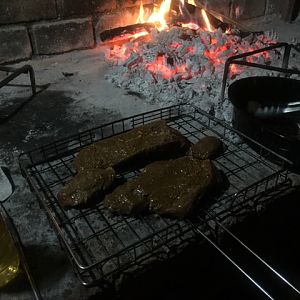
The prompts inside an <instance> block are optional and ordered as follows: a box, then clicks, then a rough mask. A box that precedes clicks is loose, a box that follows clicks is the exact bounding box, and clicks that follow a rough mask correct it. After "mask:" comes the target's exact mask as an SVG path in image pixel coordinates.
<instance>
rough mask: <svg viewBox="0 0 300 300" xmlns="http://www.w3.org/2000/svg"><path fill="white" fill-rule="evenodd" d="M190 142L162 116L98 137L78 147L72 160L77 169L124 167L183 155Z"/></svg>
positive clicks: (131, 167)
mask: <svg viewBox="0 0 300 300" xmlns="http://www.w3.org/2000/svg"><path fill="white" fill-rule="evenodd" d="M189 147H190V142H189V141H188V140H187V139H186V138H185V137H184V136H183V135H182V134H181V133H180V132H178V131H177V130H175V129H173V128H171V127H169V126H168V125H167V123H166V122H165V121H163V120H160V121H156V122H153V123H150V124H147V125H144V126H141V127H138V128H134V129H132V130H130V131H128V132H126V133H123V134H120V135H117V136H113V137H111V138H108V139H105V140H102V141H99V142H97V143H95V144H92V145H90V146H88V147H86V148H84V149H82V150H81V151H80V152H79V154H78V155H77V157H76V158H75V160H74V167H75V169H76V170H77V171H78V172H81V171H82V170H85V169H105V168H107V167H112V168H114V169H115V170H116V171H124V170H128V169H131V170H132V169H135V168H137V167H141V166H145V165H146V164H147V163H149V162H153V161H155V160H160V159H169V158H173V157H178V156H180V155H184V154H185V153H186V151H187V150H188V149H189Z"/></svg>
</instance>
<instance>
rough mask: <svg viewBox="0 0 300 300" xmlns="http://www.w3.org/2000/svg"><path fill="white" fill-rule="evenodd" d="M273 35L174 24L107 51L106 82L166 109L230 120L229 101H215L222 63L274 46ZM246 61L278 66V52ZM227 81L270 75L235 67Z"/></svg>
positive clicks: (222, 67)
mask: <svg viewBox="0 0 300 300" xmlns="http://www.w3.org/2000/svg"><path fill="white" fill-rule="evenodd" d="M275 42H276V40H275V38H274V34H273V33H266V34H249V35H248V36H246V37H244V38H242V37H241V35H239V34H235V33H234V32H225V31H223V30H222V29H221V28H219V29H216V30H213V31H211V32H210V31H207V30H203V29H200V28H198V29H197V30H193V29H190V28H184V27H179V26H173V27H171V28H170V30H163V31H160V32H159V31H158V30H156V29H152V30H151V33H150V35H149V38H148V41H145V40H142V41H137V40H136V41H135V40H134V41H130V42H128V43H126V44H123V45H114V46H112V47H109V48H105V57H106V59H107V61H108V62H109V63H110V64H111V65H112V68H111V71H110V72H109V73H108V74H107V75H106V79H107V80H109V81H110V82H112V83H114V84H115V85H116V86H118V87H120V88H123V89H127V90H129V91H131V92H134V93H138V94H141V95H142V96H143V98H144V99H145V101H149V102H152V103H153V102H156V103H159V104H160V105H161V106H162V107H163V106H166V105H172V104H178V103H182V102H187V103H190V104H193V105H195V106H197V107H200V108H201V109H203V110H205V111H207V112H210V113H213V114H214V115H215V116H216V117H219V118H221V119H225V120H226V121H231V114H232V107H231V105H230V104H229V102H228V101H225V102H224V103H219V96H220V88H221V82H222V77H223V72H224V64H225V62H226V60H227V59H228V58H229V57H231V56H233V55H238V54H241V53H245V52H249V51H254V50H258V49H261V48H264V47H266V46H269V45H270V44H273V43H275ZM247 59H249V62H253V63H259V64H266V65H268V64H269V65H270V64H272V65H279V63H280V60H281V53H279V52H276V51H273V52H263V53H261V54H259V55H255V56H252V57H249V58H247ZM230 72H231V74H230V77H231V79H239V78H243V77H247V76H255V75H258V73H259V75H272V74H271V72H270V71H264V72H262V71H261V70H260V71H257V70H256V69H252V68H245V67H234V68H232V69H231V71H230Z"/></svg>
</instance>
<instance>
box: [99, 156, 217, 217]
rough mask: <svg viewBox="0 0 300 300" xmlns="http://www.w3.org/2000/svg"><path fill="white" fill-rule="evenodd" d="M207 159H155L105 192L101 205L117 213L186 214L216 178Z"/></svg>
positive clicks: (197, 202)
mask: <svg viewBox="0 0 300 300" xmlns="http://www.w3.org/2000/svg"><path fill="white" fill-rule="evenodd" d="M215 171H216V169H215V167H214V165H213V163H212V162H211V161H210V160H199V159H195V158H193V157H189V156H184V157H181V158H178V159H173V160H168V161H157V162H154V163H152V164H150V165H148V166H146V167H145V168H144V170H143V171H142V172H141V174H139V175H138V176H137V177H136V178H135V179H133V180H132V181H129V182H127V183H125V184H124V185H122V186H119V187H117V188H116V189H115V190H114V191H113V192H112V193H111V194H109V195H106V197H105V199H104V205H105V206H106V207H107V208H108V209H109V210H110V211H111V212H114V213H117V214H126V215H128V214H140V213H143V212H145V211H150V212H154V213H158V214H162V215H172V216H176V217H185V216H187V215H189V214H190V213H191V212H192V210H193V208H195V207H196V206H197V205H198V204H199V201H201V199H202V198H203V196H204V195H205V194H206V192H207V191H208V190H209V188H210V187H212V186H213V185H214V184H215V182H216V172H215Z"/></svg>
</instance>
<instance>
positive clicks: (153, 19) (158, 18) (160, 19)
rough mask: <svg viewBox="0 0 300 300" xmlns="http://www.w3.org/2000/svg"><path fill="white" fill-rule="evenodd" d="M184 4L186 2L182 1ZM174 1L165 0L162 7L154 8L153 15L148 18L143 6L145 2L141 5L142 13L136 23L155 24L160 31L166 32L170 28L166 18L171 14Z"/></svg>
mask: <svg viewBox="0 0 300 300" xmlns="http://www.w3.org/2000/svg"><path fill="white" fill-rule="evenodd" d="M181 1H183V2H184V0H181ZM171 2H172V0H164V1H163V2H162V3H161V5H160V7H159V8H158V7H154V10H153V12H152V14H151V15H150V16H149V17H146V13H145V10H144V6H143V1H141V4H140V13H139V17H138V19H137V21H136V23H146V22H149V23H154V24H156V27H157V29H158V30H160V31H161V30H164V29H167V28H168V25H167V22H166V16H167V14H168V13H169V12H170V9H171Z"/></svg>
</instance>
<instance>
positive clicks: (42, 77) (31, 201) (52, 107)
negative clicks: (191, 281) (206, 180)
mask: <svg viewBox="0 0 300 300" xmlns="http://www.w3.org/2000/svg"><path fill="white" fill-rule="evenodd" d="M26 63H28V64H30V65H32V66H33V68H34V70H35V75H36V80H37V84H38V85H40V86H41V85H48V84H50V85H49V87H48V88H46V89H45V90H43V91H41V92H40V93H39V94H38V95H37V96H36V97H35V98H34V99H32V100H31V101H30V102H29V103H27V104H26V105H25V106H24V107H23V108H22V109H21V111H19V112H18V113H17V114H16V115H14V116H13V117H12V118H11V119H10V120H9V121H7V122H5V123H4V124H1V125H0V165H1V166H7V167H8V168H9V169H10V171H11V173H12V177H13V179H14V181H15V185H16V191H15V193H14V194H13V196H12V197H11V198H10V199H9V201H8V202H7V203H5V207H6V208H7V209H8V212H9V213H10V215H11V216H12V218H13V220H14V222H15V223H16V226H17V228H18V230H19V232H20V235H21V237H22V240H23V242H24V245H25V248H26V253H27V255H28V260H29V264H30V265H31V267H32V270H33V274H34V275H35V277H36V279H37V281H38V284H39V287H40V288H41V290H42V292H43V295H44V296H45V298H46V299H85V298H87V297H88V296H89V295H90V294H93V293H94V292H93V291H92V290H86V289H85V288H83V287H81V286H80V284H79V283H78V281H77V279H76V278H75V277H74V275H73V272H72V270H71V267H70V265H69V262H68V261H67V260H66V258H65V256H64V253H63V252H62V251H61V249H60V246H59V244H58V241H57V238H56V236H55V235H54V232H53V231H52V229H51V228H50V226H49V224H48V221H47V219H46V216H45V214H44V212H43V211H41V210H40V208H39V205H38V203H37V201H36V198H35V197H34V195H33V194H32V193H31V192H30V191H29V188H28V186H27V184H26V182H25V180H24V178H23V177H22V176H21V174H20V171H19V167H18V155H19V154H20V153H21V152H22V151H26V150H28V149H31V148H34V147H37V146H39V145H42V144H45V143H49V142H52V141H54V140H56V139H59V138H63V137H66V136H69V135H72V134H75V133H77V132H79V131H82V130H85V129H87V128H92V127H95V126H97V125H100V124H104V123H106V122H110V121H112V120H115V119H120V118H123V117H126V116H129V115H133V114H136V113H139V112H143V111H147V110H151V109H154V108H155V106H153V105H150V104H147V103H145V102H144V101H142V100H141V99H139V98H138V97H135V96H131V95H128V94H127V92H126V91H124V90H121V89H118V88H115V87H113V86H112V85H111V84H110V83H108V82H107V81H105V80H104V74H105V64H104V62H103V60H102V59H101V55H100V53H99V50H97V49H94V50H88V51H79V52H72V53H67V54H64V55H59V56H53V57H47V58H43V59H36V60H32V61H28V62H26ZM23 64H24V63H22V64H19V65H23ZM63 73H65V74H66V73H67V74H68V75H70V74H72V76H65V75H63ZM16 82H17V83H18V84H26V83H27V78H26V77H25V76H22V78H21V79H20V80H18V81H16ZM14 83H15V82H14ZM24 91H25V92H28V89H27V88H24V87H22V88H13V87H10V88H9V90H7V89H6V90H5V91H4V92H5V95H7V96H8V98H9V100H8V99H7V98H6V99H4V96H3V94H2V96H3V97H2V98H0V99H2V100H1V101H2V102H1V111H0V115H1V116H5V114H7V113H9V112H10V111H11V110H12V109H13V108H14V104H15V103H17V102H18V103H20V102H21V101H24V98H22V96H20V97H19V95H22V94H23V92H24ZM8 104H11V105H12V106H10V105H8ZM21 286H22V284H21ZM0 299H1V300H2V299H3V300H4V299H22V300H23V299H24V300H25V299H32V295H31V294H30V290H28V288H27V287H26V286H24V287H23V286H22V287H21V288H20V286H18V287H16V288H15V289H14V287H13V285H12V287H11V288H8V289H7V290H4V291H2V292H1V293H0Z"/></svg>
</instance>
